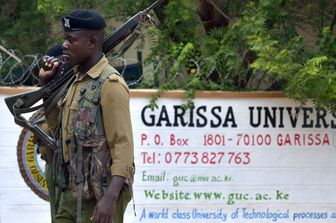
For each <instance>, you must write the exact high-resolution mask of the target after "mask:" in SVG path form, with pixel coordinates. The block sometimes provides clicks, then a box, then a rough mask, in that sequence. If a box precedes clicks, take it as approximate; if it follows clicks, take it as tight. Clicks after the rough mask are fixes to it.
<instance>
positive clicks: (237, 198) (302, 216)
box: [131, 94, 336, 223]
mask: <svg viewBox="0 0 336 223" xmlns="http://www.w3.org/2000/svg"><path fill="white" fill-rule="evenodd" d="M220 95H221V94H219V95H217V97H215V98H211V97H206V96H205V97H197V98H196V99H195V101H194V107H193V108H189V109H186V110H184V109H183V107H182V104H183V103H184V102H185V101H183V100H182V99H180V98H178V97H162V98H160V99H159V101H158V107H157V108H155V109H152V108H151V107H149V106H148V104H149V100H150V97H132V100H131V108H132V123H133V130H134V141H135V162H136V178H135V184H134V193H135V204H136V212H137V216H136V217H135V218H136V220H134V222H146V223H147V222H155V223H159V222H169V223H170V222H171V223H173V222H179V223H181V222H193V223H196V222H200V223H201V222H202V223H205V222H239V223H241V222H249V223H251V222H257V223H260V222H324V223H325V222H336V192H335V189H336V131H335V129H336V117H335V116H333V115H332V114H330V113H327V112H326V111H324V110H319V109H316V108H314V107H313V106H311V105H306V106H301V105H300V104H297V103H295V102H293V101H292V100H290V99H287V98H284V97H270V98H267V97H265V96H263V97H255V98H253V97H246V95H245V96H244V94H241V95H240V96H239V97H238V96H237V97H226V96H225V94H222V96H220Z"/></svg>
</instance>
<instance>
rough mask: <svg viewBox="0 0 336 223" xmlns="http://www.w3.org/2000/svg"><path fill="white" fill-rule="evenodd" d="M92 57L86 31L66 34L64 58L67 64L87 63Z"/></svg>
mask: <svg viewBox="0 0 336 223" xmlns="http://www.w3.org/2000/svg"><path fill="white" fill-rule="evenodd" d="M90 55H91V48H90V41H89V35H88V32H87V31H85V30H80V31H72V32H64V43H63V56H64V59H65V61H66V63H69V64H71V65H78V64H82V63H85V62H86V61H87V60H88V59H89V58H90Z"/></svg>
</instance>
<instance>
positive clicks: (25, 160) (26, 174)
mask: <svg viewBox="0 0 336 223" xmlns="http://www.w3.org/2000/svg"><path fill="white" fill-rule="evenodd" d="M29 120H30V122H32V123H34V124H37V125H38V126H41V125H42V124H44V123H45V118H44V116H43V112H41V111H37V112H36V113H34V114H33V116H32V117H31V118H30V119H29ZM17 158H18V163H19V168H20V173H21V176H22V177H23V179H24V181H25V182H26V184H27V185H28V187H30V189H31V190H32V191H33V192H34V193H35V194H37V195H38V196H39V197H40V198H42V199H44V200H48V188H47V183H46V179H45V177H44V167H45V161H44V160H42V159H41V155H40V154H39V145H38V144H37V143H36V138H35V135H34V133H33V132H31V131H30V130H28V129H26V128H24V129H23V130H22V131H21V134H20V138H19V141H18V145H17Z"/></svg>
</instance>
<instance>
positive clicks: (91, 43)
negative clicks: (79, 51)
mask: <svg viewBox="0 0 336 223" xmlns="http://www.w3.org/2000/svg"><path fill="white" fill-rule="evenodd" d="M97 43H98V39H97V37H96V36H91V37H90V39H89V48H90V49H93V48H95V47H96V45H97Z"/></svg>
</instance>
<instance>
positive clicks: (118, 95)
mask: <svg viewBox="0 0 336 223" xmlns="http://www.w3.org/2000/svg"><path fill="white" fill-rule="evenodd" d="M107 66H110V65H108V61H107V59H106V57H105V56H104V57H103V58H102V59H101V60H100V61H99V62H98V63H97V64H96V65H95V66H93V67H92V68H91V69H90V70H89V71H88V72H87V74H85V75H82V76H79V75H78V74H77V73H76V72H75V75H76V80H75V81H74V82H73V83H72V85H71V86H70V88H69V90H68V92H67V94H66V96H65V98H64V99H63V100H62V102H61V103H60V107H61V117H62V118H61V125H62V126H61V130H62V131H61V138H62V153H63V159H64V162H65V163H67V162H68V161H70V160H71V159H72V158H73V157H74V150H75V149H76V148H74V140H73V139H74V138H76V137H74V133H75V132H76V130H77V128H78V126H74V123H78V122H76V121H75V120H76V119H78V117H77V116H78V114H79V113H80V112H79V110H80V103H79V101H80V99H81V90H82V89H84V88H86V86H87V85H88V84H89V83H90V82H93V81H95V80H96V79H97V78H99V76H100V75H101V74H102V72H103V71H104V70H105V69H106V67H107ZM75 70H76V68H75ZM82 91H83V90H82ZM99 92H100V94H99V106H100V108H101V112H102V114H101V115H102V120H103V123H102V126H103V131H104V133H105V134H104V135H105V136H104V137H105V138H106V142H107V145H106V146H107V148H108V149H109V152H110V158H111V160H112V165H111V166H110V171H109V173H110V175H111V176H114V175H115V176H122V177H125V179H126V182H131V181H132V179H133V174H134V168H133V159H134V150H133V136H132V127H131V118H130V110H129V90H128V87H127V85H126V83H125V81H124V80H123V78H122V77H120V76H119V75H118V74H116V73H115V72H113V73H111V74H109V75H108V77H107V79H106V80H104V82H103V83H102V86H101V90H100V91H99ZM52 119H53V118H52V117H50V118H48V124H49V125H52V126H55V120H56V119H55V118H54V119H53V121H52ZM50 121H51V122H52V123H49V122H50ZM79 123H80V122H79ZM86 143H87V141H86ZM89 147H90V146H89ZM85 150H87V148H86V149H85ZM83 153H85V151H84V150H83ZM84 166H85V164H84ZM70 168H71V167H70ZM70 172H71V171H70ZM70 175H71V174H70ZM69 181H70V182H69ZM69 181H68V183H67V186H66V188H65V190H64V192H62V195H61V198H60V202H59V208H58V210H57V214H56V222H62V223H64V222H76V212H77V207H76V202H77V199H76V190H75V189H74V188H73V187H72V186H70V185H71V178H70V179H69ZM85 185H86V184H85V183H84V186H85ZM131 193H132V191H131V188H129V187H126V189H125V190H122V191H121V192H120V196H119V199H118V201H117V211H116V214H115V215H114V216H113V222H114V223H119V222H123V214H124V211H125V208H126V206H127V203H128V202H129V201H130V199H131V196H132V194H131ZM91 197H92V196H86V195H85V194H83V202H82V214H81V216H82V222H91V221H90V217H91V215H92V213H93V209H94V207H95V205H96V202H97V199H96V198H91ZM98 198H99V197H98Z"/></svg>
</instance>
